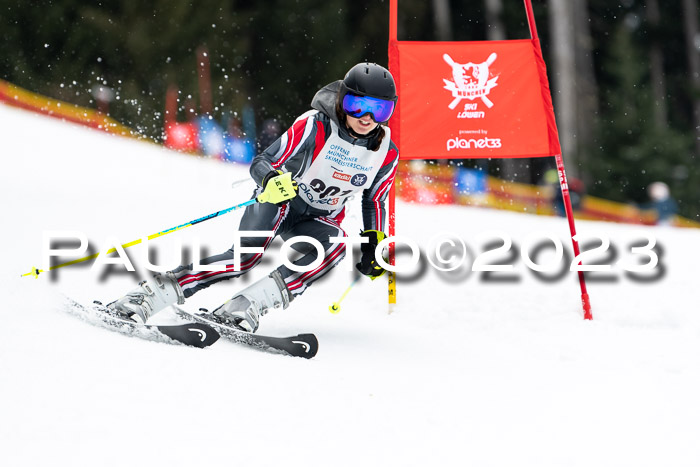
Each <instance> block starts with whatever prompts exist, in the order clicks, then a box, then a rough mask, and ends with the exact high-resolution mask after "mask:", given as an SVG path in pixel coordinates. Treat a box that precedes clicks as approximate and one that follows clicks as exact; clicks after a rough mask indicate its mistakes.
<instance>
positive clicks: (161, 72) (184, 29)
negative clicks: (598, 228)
mask: <svg viewBox="0 0 700 467" xmlns="http://www.w3.org/2000/svg"><path fill="white" fill-rule="evenodd" d="M697 1H698V0H670V1H664V2H661V1H660V0H619V1H615V2H611V1H608V0H533V2H532V3H533V7H534V11H535V17H536V21H537V27H538V32H539V35H540V39H541V41H542V48H543V53H544V56H545V61H546V63H547V66H548V73H549V80H550V86H551V89H552V94H553V97H554V107H555V113H556V117H557V124H558V127H559V133H560V139H561V143H562V149H563V152H564V158H565V161H566V167H567V171H568V172H569V174H570V175H571V176H574V177H577V178H579V179H580V180H581V181H582V182H583V183H584V185H585V187H586V191H587V192H588V193H589V194H591V195H594V196H599V197H602V198H607V199H610V200H615V201H621V202H634V203H640V204H641V203H645V202H646V201H648V195H647V193H646V189H647V187H648V185H649V184H650V183H651V182H654V181H663V182H666V183H667V184H668V185H669V186H670V188H671V193H672V195H673V197H674V198H675V199H676V200H677V201H678V203H679V207H680V214H681V215H683V216H685V217H688V218H691V219H694V220H696V221H697V220H700V215H699V214H698V213H699V212H700V209H699V208H700V166H699V164H698V162H699V161H700V159H699V156H700V32H699V31H698V22H699V17H700V11H699V10H698V3H697ZM398 6H399V15H398V38H399V40H421V41H445V40H455V41H468V40H499V39H524V38H529V30H528V26H527V18H526V15H525V9H524V5H523V2H522V1H521V0H430V1H429V0H399V2H398ZM388 22H389V1H388V0H384V1H381V0H228V1H223V0H199V1H196V2H195V1H192V0H154V1H152V2H133V1H131V0H113V1H94V0H60V1H58V0H56V1H46V0H40V1H33V2H18V1H10V0H0V38H1V40H0V79H3V80H6V81H9V82H11V83H13V84H16V85H18V86H21V87H24V88H26V89H29V90H31V91H33V92H37V93H40V94H44V95H47V96H49V97H53V98H56V99H60V100H64V101H67V102H70V103H74V104H76V105H81V106H86V107H96V106H97V102H96V99H95V95H96V94H95V89H96V87H104V88H107V89H109V90H110V91H111V92H112V93H113V96H112V101H111V102H110V106H109V114H110V116H111V117H113V118H115V119H116V120H118V121H120V122H121V123H123V124H125V125H127V126H130V127H132V128H134V129H135V130H136V131H137V132H138V133H139V134H141V135H143V136H145V137H148V138H151V139H154V140H156V141H161V140H162V137H163V116H164V108H165V96H166V90H167V89H168V86H170V85H176V86H177V87H178V88H179V90H180V100H179V103H180V107H179V109H178V112H179V119H180V120H184V119H187V118H188V116H190V115H188V112H189V113H191V112H192V109H193V108H194V107H196V100H197V99H198V80H199V76H198V75H199V71H198V66H197V51H198V50H199V51H201V50H206V51H207V56H208V57H209V61H210V72H211V81H212V89H213V92H212V94H213V95H212V102H213V108H212V116H213V117H214V118H216V119H217V120H219V121H222V120H225V119H226V118H229V117H231V116H238V115H240V114H241V113H242V112H243V111H244V110H245V109H246V108H252V109H253V111H254V112H255V115H256V120H257V122H258V124H260V123H261V122H262V121H263V120H265V119H269V118H275V119H277V120H278V121H279V122H280V123H281V125H282V127H283V128H286V127H287V126H288V125H290V124H291V123H292V122H293V120H294V119H295V118H296V117H297V116H298V115H299V114H301V113H303V112H304V111H306V110H307V109H308V107H309V103H310V100H311V98H312V97H313V95H314V93H315V92H316V90H317V89H319V88H320V87H322V86H323V85H325V84H327V83H329V82H331V81H334V80H336V79H339V78H341V77H342V76H343V74H344V73H345V72H346V71H347V69H348V68H349V67H350V66H352V65H353V64H355V63H357V62H359V61H365V60H367V61H372V62H376V63H379V64H382V65H384V66H387V62H388V57H387V44H388ZM3 156H4V157H7V155H3ZM455 163H459V164H470V163H474V164H477V162H469V161H459V162H456V161H455ZM479 163H480V164H482V167H483V162H479ZM547 163H548V162H547V161H542V160H505V161H503V160H501V161H498V160H494V161H489V162H488V167H487V169H488V170H489V172H491V173H492V174H496V175H498V176H500V177H502V178H504V179H507V180H514V181H520V182H527V183H539V182H540V181H541V177H542V175H543V172H544V171H545V170H546V169H547V165H546V164H547Z"/></svg>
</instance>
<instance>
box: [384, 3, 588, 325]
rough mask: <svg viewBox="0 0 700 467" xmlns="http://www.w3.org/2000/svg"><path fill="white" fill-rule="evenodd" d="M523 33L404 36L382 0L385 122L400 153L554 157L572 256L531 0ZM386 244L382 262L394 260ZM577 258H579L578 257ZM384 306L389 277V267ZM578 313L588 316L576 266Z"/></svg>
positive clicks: (567, 200)
mask: <svg viewBox="0 0 700 467" xmlns="http://www.w3.org/2000/svg"><path fill="white" fill-rule="evenodd" d="M523 3H524V4H525V12H526V14H527V22H528V26H529V28H530V37H531V39H529V40H507V41H479V42H411V41H399V40H398V37H397V16H398V15H397V9H398V7H397V0H390V1H389V70H390V71H391V73H392V75H393V76H394V79H395V80H396V84H397V88H398V89H397V90H398V95H399V101H398V104H397V107H396V111H395V112H394V115H393V117H392V118H391V120H390V121H389V125H390V127H391V131H392V135H391V137H392V139H393V140H394V141H395V142H396V143H397V144H398V146H399V154H400V157H401V159H463V158H464V159H466V158H470V159H471V158H515V157H546V156H552V157H554V159H555V161H556V164H557V170H558V172H559V185H560V187H561V193H562V198H563V200H564V208H565V210H566V218H567V220H568V222H569V231H570V232H571V243H572V245H573V248H574V255H575V257H576V258H578V257H579V256H580V249H579V246H578V241H577V240H576V226H575V225H574V213H573V210H572V208H571V197H570V195H569V186H568V183H567V181H566V171H565V170H564V159H563V158H562V154H561V147H560V146H559V134H558V133H557V124H556V121H555V119H554V108H553V106H552V96H551V94H550V91H549V81H548V80H547V69H546V67H545V64H544V59H543V58H542V48H541V47H540V40H539V37H538V35H537V27H536V26H535V13H534V11H533V9H532V1H531V0H523ZM388 227H389V236H390V237H393V236H394V235H395V233H396V191H395V187H394V186H393V185H392V187H391V190H390V191H389V225H388ZM394 256H395V252H394V245H393V244H390V245H389V262H390V263H391V264H394V260H395V258H394ZM578 264H581V262H580V261H579V263H578ZM387 276H388V277H389V307H390V311H391V306H392V304H394V303H396V277H395V275H394V273H391V272H390V273H389V274H388V275H387ZM578 278H579V284H580V285H581V303H582V305H583V316H584V318H585V319H593V314H592V313H591V303H590V298H589V296H588V291H587V288H586V281H585V278H584V275H583V271H579V272H578Z"/></svg>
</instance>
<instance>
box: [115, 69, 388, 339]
mask: <svg viewBox="0 0 700 467" xmlns="http://www.w3.org/2000/svg"><path fill="white" fill-rule="evenodd" d="M396 101H397V96H396V86H395V84H394V79H393V77H392V76H391V73H389V71H388V70H387V69H385V68H383V67H382V66H380V65H377V64H373V63H360V64H357V65H355V66H354V67H352V68H351V69H350V70H349V71H348V72H347V74H346V75H345V78H344V79H343V80H338V81H335V82H333V83H331V84H328V85H327V86H325V87H324V88H322V89H321V90H319V91H318V92H317V93H316V95H315V96H314V98H313V100H312V102H311V107H312V109H313V110H310V111H308V112H306V113H304V114H303V115H301V116H300V117H299V118H297V120H296V121H295V122H294V124H293V125H292V127H291V128H290V129H289V130H287V131H286V132H285V133H283V134H282V135H281V136H280V137H279V138H278V139H277V140H276V141H275V142H274V143H272V144H271V145H270V146H269V147H268V148H267V149H265V150H264V151H263V152H262V153H260V154H258V155H257V156H256V157H255V158H254V159H253V162H252V164H251V167H250V174H251V176H252V178H253V180H255V182H256V183H257V185H258V186H257V187H256V190H255V193H254V197H256V198H257V199H258V201H261V200H264V201H265V202H258V203H255V204H252V205H250V206H248V207H247V208H246V210H245V212H244V214H243V217H242V219H241V223H240V227H239V230H241V231H272V232H274V234H273V235H272V236H270V237H243V238H241V243H240V245H241V246H242V247H257V248H262V249H266V248H267V247H268V246H269V245H270V244H271V243H272V240H273V239H274V238H275V237H276V236H277V235H280V236H281V237H282V238H283V239H284V240H287V239H290V238H293V237H295V236H302V235H303V236H309V237H313V238H314V239H316V240H318V242H319V243H320V244H321V245H322V246H323V249H324V259H323V261H322V263H321V264H320V266H318V267H316V268H314V269H312V270H310V271H307V272H295V271H293V270H291V269H290V268H288V267H286V266H284V265H282V266H279V267H278V268H277V269H275V270H273V271H272V273H271V274H269V275H268V276H267V277H265V278H263V279H261V280H259V281H257V282H255V283H253V284H252V285H250V286H249V287H247V288H245V289H244V290H242V291H240V292H239V293H237V294H236V295H234V296H233V297H232V298H231V299H230V300H228V301H227V302H226V303H224V304H223V305H221V306H220V307H219V308H217V309H215V310H214V311H213V312H212V314H210V315H209V316H210V317H211V318H212V319H215V320H216V321H218V322H220V323H222V324H225V325H229V326H233V327H236V328H238V329H241V330H244V331H248V332H255V331H256V330H257V328H258V324H259V319H260V316H262V315H264V314H266V313H267V312H268V311H269V310H270V309H272V308H278V307H282V308H283V309H285V308H287V307H288V306H289V304H290V303H291V302H292V300H294V298H295V297H298V296H299V295H301V294H302V293H303V292H304V291H305V290H306V289H307V287H309V286H310V285H311V284H312V283H313V282H315V281H316V280H318V279H319V278H321V277H322V276H324V275H325V274H326V273H327V272H328V271H330V270H331V269H332V268H333V267H334V266H335V265H336V264H338V263H339V262H340V261H341V260H342V259H343V257H344V256H345V244H343V243H334V242H331V241H330V237H345V236H346V234H345V232H344V231H343V229H342V228H341V227H340V224H341V222H342V220H343V217H344V215H345V214H344V209H345V203H346V201H347V200H348V199H349V197H350V196H352V195H353V194H355V193H357V192H359V191H362V192H363V193H362V215H363V223H364V231H363V232H362V233H361V236H362V237H366V238H367V239H368V242H367V243H363V244H362V245H361V247H360V248H361V252H362V257H361V260H360V261H359V262H358V263H357V264H356V268H357V269H358V270H359V271H360V272H361V273H362V274H364V275H367V276H369V277H372V278H376V277H378V276H380V275H381V274H382V273H383V272H384V269H383V268H381V267H380V266H379V265H378V264H377V263H376V259H375V256H374V251H375V247H376V246H377V244H378V243H379V242H380V241H381V240H383V239H384V237H385V236H384V233H383V230H384V226H385V221H386V214H385V213H386V211H385V207H384V201H385V199H386V197H387V194H388V193H389V190H390V188H391V186H392V184H393V183H394V177H395V175H396V168H397V165H398V161H399V155H398V149H397V147H396V145H395V144H394V143H393V142H392V141H391V138H390V134H391V133H390V130H389V128H388V127H386V126H385V124H386V122H387V121H388V120H389V118H390V117H391V115H392V114H393V112H394V108H395V106H396ZM300 245H301V246H304V245H306V247H305V248H304V247H300ZM295 249H297V251H300V252H301V253H302V256H301V257H300V258H299V259H297V260H296V261H294V262H293V264H294V265H295V266H298V267H304V266H308V265H310V264H311V263H312V262H313V261H314V260H315V259H316V257H317V251H316V248H315V247H313V246H312V245H308V244H305V243H302V242H299V243H296V244H295ZM242 251H244V250H242ZM261 259H262V254H260V253H256V254H252V253H245V252H242V253H241V255H240V265H239V267H235V265H234V252H233V247H232V248H231V249H229V250H228V251H226V252H224V253H222V254H219V255H215V256H212V257H209V258H207V259H205V260H203V261H202V264H204V265H215V266H219V267H222V268H223V270H219V271H204V272H195V271H193V268H192V265H191V264H190V265H187V266H180V267H179V268H177V269H175V270H173V271H170V272H167V273H165V274H160V275H156V276H154V277H153V278H152V279H151V280H148V281H143V282H141V283H140V284H139V286H138V287H136V288H135V289H134V290H132V291H130V292H129V293H127V294H126V295H125V296H124V297H122V298H120V299H118V300H116V301H115V302H112V303H111V304H110V305H109V307H111V308H112V309H113V310H115V311H117V312H118V313H119V314H121V315H124V316H128V317H130V318H131V319H132V320H135V321H140V322H146V321H147V320H148V318H149V317H151V316H153V315H154V314H155V313H157V312H159V311H160V310H162V309H164V308H166V307H168V306H170V305H172V304H174V303H178V304H182V303H184V301H185V299H186V298H188V297H190V296H192V295H193V294H194V293H196V292H198V291H200V290H202V289H204V288H206V287H209V286H210V285H212V284H214V283H216V282H219V281H222V280H225V279H231V278H234V277H238V276H241V275H243V274H245V273H246V272H248V271H250V270H251V269H252V268H254V267H255V266H256V265H257V264H258V263H259V262H260V261H261ZM217 269H219V268H217Z"/></svg>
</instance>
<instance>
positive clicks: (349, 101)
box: [343, 94, 395, 123]
mask: <svg viewBox="0 0 700 467" xmlns="http://www.w3.org/2000/svg"><path fill="white" fill-rule="evenodd" d="M394 105H395V102H393V101H387V100H384V99H377V98H376V97H369V96H355V95H354V94H346V95H345V97H344V98H343V110H344V111H345V113H346V114H348V115H350V116H351V117H355V118H360V117H362V116H363V115H366V114H371V115H372V118H373V119H374V121H375V122H377V123H384V122H386V121H387V120H389V118H391V114H393V113H394Z"/></svg>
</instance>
